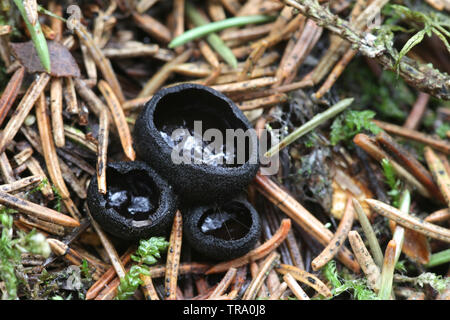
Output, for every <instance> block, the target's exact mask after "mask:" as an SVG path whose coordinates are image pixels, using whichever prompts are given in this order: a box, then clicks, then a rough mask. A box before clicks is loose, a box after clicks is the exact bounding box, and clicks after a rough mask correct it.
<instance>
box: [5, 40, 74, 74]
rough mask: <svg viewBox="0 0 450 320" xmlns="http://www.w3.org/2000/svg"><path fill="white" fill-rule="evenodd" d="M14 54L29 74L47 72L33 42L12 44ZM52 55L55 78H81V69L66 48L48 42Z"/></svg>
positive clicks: (51, 61)
mask: <svg viewBox="0 0 450 320" xmlns="http://www.w3.org/2000/svg"><path fill="white" fill-rule="evenodd" d="M10 45H11V49H12V53H13V54H14V55H15V56H16V58H17V59H18V60H19V61H20V63H21V64H22V65H23V66H24V67H25V69H26V70H27V72H29V73H35V72H45V69H44V67H43V66H42V65H41V62H40V60H39V57H38V55H37V53H36V48H35V47H34V44H33V42H32V41H27V42H21V43H11V44H10ZM47 46H48V51H49V54H50V63H51V65H50V66H51V72H50V75H51V76H53V77H80V75H81V74H80V69H79V68H78V64H77V63H76V61H75V59H74V58H73V56H72V54H71V53H70V51H69V50H68V49H67V47H66V46H64V45H62V44H60V43H58V42H56V41H47Z"/></svg>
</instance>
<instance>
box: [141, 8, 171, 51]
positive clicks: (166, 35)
mask: <svg viewBox="0 0 450 320" xmlns="http://www.w3.org/2000/svg"><path fill="white" fill-rule="evenodd" d="M132 16H133V20H134V22H135V23H136V25H137V26H138V27H140V28H141V29H142V30H144V31H145V32H147V33H148V34H150V35H151V36H152V37H154V38H155V39H156V40H158V41H160V42H162V43H167V42H169V41H170V40H171V39H172V35H171V33H170V30H169V29H168V28H167V27H166V26H165V25H164V24H162V23H161V22H159V21H158V20H156V19H155V18H153V17H152V16H150V15H148V14H139V13H137V12H133V13H132Z"/></svg>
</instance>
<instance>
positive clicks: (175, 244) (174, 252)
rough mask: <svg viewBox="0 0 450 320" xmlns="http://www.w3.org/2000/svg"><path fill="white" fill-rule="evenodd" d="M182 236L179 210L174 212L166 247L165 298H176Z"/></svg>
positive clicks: (181, 220)
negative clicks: (167, 246)
mask: <svg viewBox="0 0 450 320" xmlns="http://www.w3.org/2000/svg"><path fill="white" fill-rule="evenodd" d="M182 236H183V218H182V216H181V212H180V210H177V212H176V213H175V218H174V220H173V225H172V232H171V234H170V241H169V242H170V244H169V248H168V249H167V262H166V278H165V281H164V283H165V295H166V299H167V300H176V298H177V296H176V292H177V279H178V268H179V266H180V254H181V243H182Z"/></svg>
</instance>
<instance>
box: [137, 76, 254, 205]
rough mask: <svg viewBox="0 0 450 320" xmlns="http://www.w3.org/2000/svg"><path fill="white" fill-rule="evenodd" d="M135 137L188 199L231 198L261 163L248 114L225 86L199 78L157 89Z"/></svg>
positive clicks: (141, 149)
mask: <svg viewBox="0 0 450 320" xmlns="http://www.w3.org/2000/svg"><path fill="white" fill-rule="evenodd" d="M196 121H201V125H199V122H197V123H195V122H196ZM200 126H201V129H200ZM197 129H198V130H197ZM209 129H218V130H215V131H214V130H209ZM230 129H231V130H230ZM239 129H240V130H239ZM236 130H237V131H236ZM212 132H214V133H217V132H220V133H221V135H222V139H220V137H219V138H217V136H214V137H211V134H212ZM208 134H209V135H210V136H209V137H208ZM233 134H240V136H239V138H236V137H233V136H232V135H233ZM227 141H228V142H227ZM134 143H135V150H136V153H137V155H138V156H139V157H140V158H141V159H142V160H144V161H146V162H147V163H149V164H151V165H152V167H153V168H155V170H157V171H158V173H159V174H161V176H163V177H164V178H165V179H167V181H168V182H169V183H170V184H171V185H172V186H173V187H174V189H175V191H176V192H177V193H178V195H179V197H180V198H181V200H182V201H183V203H184V204H204V203H212V202H219V203H220V202H225V201H226V200H229V199H232V198H233V197H234V196H235V195H236V194H238V193H240V192H241V191H242V190H243V189H244V188H245V187H246V186H247V185H248V184H249V183H250V182H251V180H252V179H253V178H254V177H255V175H256V172H257V171H258V168H259V162H258V138H257V135H256V133H255V131H254V130H253V129H252V127H251V124H250V123H249V122H248V120H247V118H246V117H245V115H244V114H243V113H242V112H241V110H239V108H238V107H237V106H236V105H235V104H234V103H233V102H232V101H231V100H230V99H228V98H227V97H226V96H224V95H223V94H221V93H220V92H218V91H216V90H213V89H211V88H209V87H206V86H202V85H198V84H181V85H177V86H173V87H169V88H166V89H163V90H160V91H159V92H157V93H156V94H155V95H154V96H153V98H152V99H151V100H150V101H149V102H147V103H146V105H145V107H144V109H143V111H142V112H141V114H140V115H139V117H138V119H137V121H136V124H135V127H134ZM227 145H228V146H230V147H227ZM231 145H233V146H234V148H232V147H231ZM183 148H184V149H183ZM174 157H175V158H174ZM174 159H175V160H174Z"/></svg>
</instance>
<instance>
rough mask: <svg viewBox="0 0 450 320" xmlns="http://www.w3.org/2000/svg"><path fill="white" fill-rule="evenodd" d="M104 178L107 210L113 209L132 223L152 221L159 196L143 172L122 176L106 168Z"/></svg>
mask: <svg viewBox="0 0 450 320" xmlns="http://www.w3.org/2000/svg"><path fill="white" fill-rule="evenodd" d="M106 176H107V185H108V191H107V193H106V194H105V195H104V196H103V197H104V198H105V201H106V208H107V209H109V208H113V209H114V210H115V211H117V212H118V213H119V214H120V215H122V216H123V217H125V218H127V219H131V220H133V221H144V220H150V221H151V220H152V214H153V213H155V212H156V210H157V209H158V206H159V200H160V196H161V194H160V190H159V188H158V187H157V186H156V184H155V182H154V181H153V180H152V179H151V177H149V175H148V173H147V172H146V171H145V170H139V169H136V170H132V171H130V172H127V174H122V173H120V172H118V171H117V170H116V169H114V168H111V167H108V169H107V173H106Z"/></svg>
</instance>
